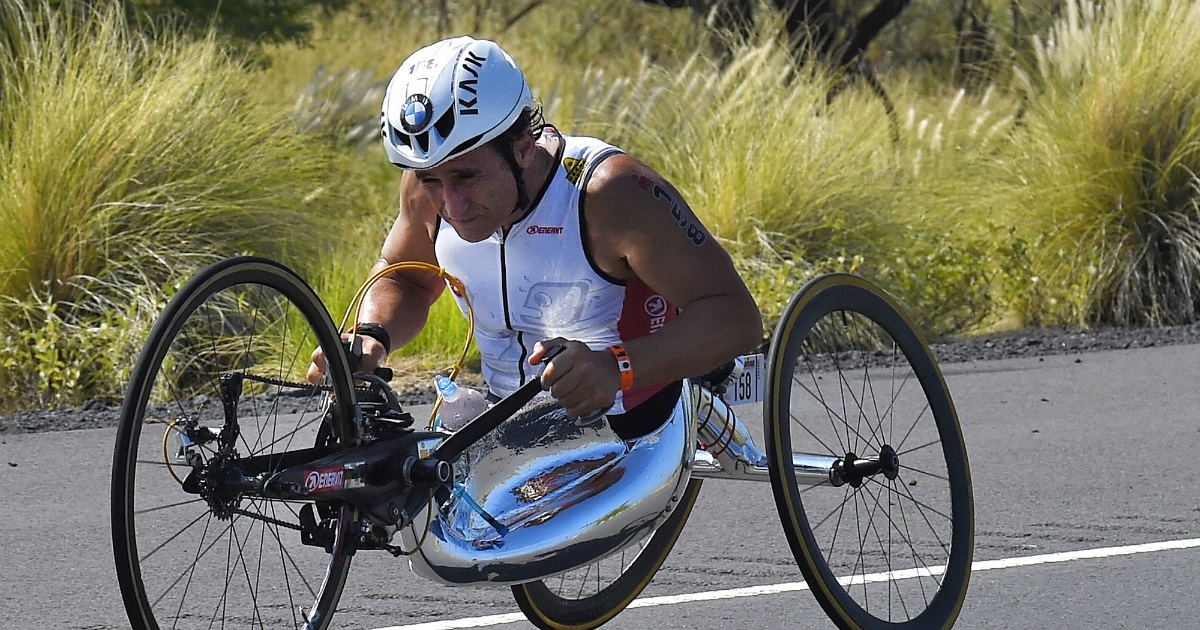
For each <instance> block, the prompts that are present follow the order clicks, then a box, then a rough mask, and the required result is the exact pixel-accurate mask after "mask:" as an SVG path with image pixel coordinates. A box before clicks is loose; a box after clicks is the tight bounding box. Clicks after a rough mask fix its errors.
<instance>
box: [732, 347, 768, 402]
mask: <svg viewBox="0 0 1200 630" xmlns="http://www.w3.org/2000/svg"><path fill="white" fill-rule="evenodd" d="M741 359H742V373H741V374H740V375H737V378H736V379H735V380H734V381H733V382H732V383H730V384H729V388H728V389H726V390H725V403H726V404H728V405H731V406H732V405H748V404H750V403H757V402H762V397H763V378H764V377H765V374H764V372H765V365H766V359H765V358H764V357H763V355H761V354H750V355H746V356H743V357H741Z"/></svg>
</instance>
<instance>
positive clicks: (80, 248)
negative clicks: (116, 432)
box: [0, 0, 346, 408]
mask: <svg viewBox="0 0 1200 630" xmlns="http://www.w3.org/2000/svg"><path fill="white" fill-rule="evenodd" d="M99 6H100V8H96V9H94V10H93V9H91V8H89V7H87V6H86V5H85V3H73V2H64V3H60V4H59V5H58V6H57V7H51V6H50V5H49V4H48V3H44V2H43V3H40V4H34V5H32V6H26V4H24V3H21V2H18V1H17V0H0V15H2V16H3V20H2V21H0V22H2V24H3V26H2V27H0V28H2V29H3V30H2V31H0V93H2V94H3V99H2V100H0V343H2V344H3V351H2V352H0V354H2V356H4V357H5V365H4V366H3V367H4V369H3V370H2V371H0V392H3V393H0V408H13V407H29V406H44V405H63V404H73V403H77V402H79V401H81V400H85V399H87V398H90V397H96V396H101V397H110V398H111V397H113V396H115V395H116V394H118V393H119V391H120V388H121V385H120V384H121V383H122V382H123V380H124V377H125V375H126V374H127V372H128V370H129V369H130V367H131V364H132V357H133V356H135V355H136V351H137V349H138V347H140V344H141V342H142V339H144V331H145V330H146V328H147V327H148V325H149V322H150V320H151V319H152V318H153V317H154V316H155V315H156V314H157V312H158V311H159V310H160V309H161V307H162V305H163V303H164V301H165V299H166V298H167V297H169V295H170V294H171V293H172V292H173V291H174V290H176V289H177V287H178V286H179V285H180V284H181V283H182V282H183V281H184V280H186V279H187V278H188V277H189V276H190V275H191V274H192V272H193V271H195V270H196V269H198V268H199V267H200V266H201V265H204V264H206V263H208V262H210V261H212V260H214V259H216V258H220V257H223V256H227V255H232V254H238V253H256V254H261V255H266V256H270V257H273V258H277V259H279V260H282V261H284V262H286V263H289V264H292V265H294V266H297V267H299V268H300V269H301V270H302V271H303V270H304V269H306V268H308V267H309V266H310V265H312V264H314V261H316V260H318V259H319V255H320V254H322V253H323V252H327V251H329V250H330V249H331V248H332V247H333V242H334V241H335V239H336V236H335V235H336V234H337V230H335V229H332V225H333V224H332V220H333V219H334V218H336V217H339V216H341V215H343V214H344V213H345V212H346V207H345V206H344V205H343V202H342V201H341V199H342V197H343V196H342V195H341V194H339V193H338V191H337V187H338V185H339V184H338V182H340V181H342V180H344V179H345V178H344V177H342V176H339V175H338V173H337V169H338V168H340V166H339V164H340V163H341V158H339V157H337V156H336V155H335V154H332V153H330V152H328V151H327V150H325V149H322V146H321V145H320V144H319V143H313V142H312V141H311V140H310V139H307V138H305V137H303V136H300V135H298V134H296V133H295V132H294V130H293V129H292V128H291V127H290V126H289V125H288V124H287V123H286V122H285V119H284V117H283V116H282V115H281V112H277V111H275V110H269V109H266V108H264V107H263V106H262V105H261V104H260V103H259V102H258V101H257V100H256V98H255V97H254V85H253V83H252V82H251V79H250V75H249V74H248V73H246V72H245V71H244V69H243V68H242V66H241V65H240V64H239V62H238V60H237V59H233V58H230V57H229V56H228V55H227V54H226V53H225V52H223V51H222V49H221V48H220V47H219V46H218V45H217V44H216V43H215V41H214V40H213V39H212V38H208V39H203V40H199V41H194V40H189V39H186V38H185V37H184V36H182V35H180V34H178V33H177V32H175V31H172V30H171V29H170V28H163V29H160V30H159V31H158V32H156V33H154V34H153V36H145V35H141V34H139V31H138V30H137V29H135V28H131V26H130V25H129V24H127V23H126V21H125V17H124V15H123V13H122V12H121V11H120V5H119V4H112V5H108V4H104V3H100V5H99ZM114 331H117V332H114ZM51 332H52V333H53V334H49V333H51ZM43 333H47V334H43Z"/></svg>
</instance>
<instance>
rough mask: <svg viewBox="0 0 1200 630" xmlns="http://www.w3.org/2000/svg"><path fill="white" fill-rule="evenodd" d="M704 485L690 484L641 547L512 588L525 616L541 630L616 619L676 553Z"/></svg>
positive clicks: (583, 627) (580, 628) (581, 627)
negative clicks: (680, 498) (681, 534)
mask: <svg viewBox="0 0 1200 630" xmlns="http://www.w3.org/2000/svg"><path fill="white" fill-rule="evenodd" d="M701 483H702V480H700V479H692V480H691V481H689V482H688V485H687V489H686V490H685V491H684V496H683V500H682V501H681V502H680V504H679V505H678V506H676V507H675V511H673V512H671V516H669V517H668V518H667V520H666V521H664V522H663V524H662V525H660V526H659V527H658V529H656V530H654V533H653V534H651V535H650V537H649V538H647V539H646V540H645V541H644V542H643V543H641V544H640V545H637V546H634V547H632V548H630V549H625V550H623V551H619V552H617V553H615V554H612V555H610V556H608V557H605V558H602V559H600V560H598V561H596V562H595V563H592V564H589V565H587V566H584V567H580V568H578V569H575V570H574V571H568V572H567V573H564V574H562V575H558V576H555V577H553V578H548V579H545V580H540V581H537V582H529V583H526V584H517V585H515V586H513V587H512V591H513V596H514V597H515V598H516V600H517V605H518V606H520V608H521V612H523V613H525V617H526V618H528V619H529V621H530V622H531V623H533V625H535V626H537V627H538V628H542V630H587V629H590V628H597V627H599V626H601V625H603V624H605V623H607V622H608V621H609V620H610V619H612V618H613V617H615V616H617V613H619V612H621V611H622V610H624V609H625V607H626V606H628V605H629V603H630V602H632V601H633V600H634V598H636V597H637V596H638V595H639V594H641V592H642V590H643V589H645V588H646V586H647V585H648V584H650V580H651V578H653V577H654V574H655V573H657V572H658V568H659V567H661V566H662V563H663V561H665V560H666V559H667V556H668V555H669V554H670V553H671V548H672V547H674V546H675V541H676V540H678V539H679V533H680V532H681V531H683V526H684V525H685V524H686V523H687V518H688V515H689V514H691V512H692V507H693V506H694V505H695V503H696V496H697V495H699V494H700V485H701Z"/></svg>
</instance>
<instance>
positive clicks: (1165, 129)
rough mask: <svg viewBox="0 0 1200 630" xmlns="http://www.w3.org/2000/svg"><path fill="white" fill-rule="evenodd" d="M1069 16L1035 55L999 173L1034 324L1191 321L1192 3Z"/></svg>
mask: <svg viewBox="0 0 1200 630" xmlns="http://www.w3.org/2000/svg"><path fill="white" fill-rule="evenodd" d="M1069 7H1070V11H1069V12H1068V14H1067V16H1066V17H1065V18H1064V20H1063V21H1061V22H1060V23H1058V25H1057V26H1056V28H1055V29H1054V31H1053V32H1052V33H1051V34H1050V36H1049V38H1048V39H1047V40H1045V41H1043V42H1041V43H1040V45H1039V46H1038V47H1037V52H1038V60H1039V63H1038V65H1037V66H1036V68H1033V69H1031V71H1030V72H1029V73H1028V75H1027V76H1028V79H1027V81H1026V84H1025V85H1026V89H1027V91H1028V95H1029V109H1028V115H1027V116H1026V118H1025V120H1024V124H1023V125H1022V128H1021V132H1020V135H1019V136H1018V137H1017V138H1015V139H1014V141H1013V142H1012V143H1011V146H1010V152H1009V153H1008V155H1007V156H1006V157H1007V162H1006V165H1005V166H1006V167H1007V168H1006V169H1004V170H1005V171H1006V173H1005V174H1006V175H1007V176H1008V181H1009V184H1010V186H1011V189H1012V195H1011V197H1010V199H1011V201H1012V202H1013V204H1014V206H1013V207H1011V208H1010V209H1009V211H1010V212H1011V213H1012V214H1014V215H1017V216H1020V218H1021V219H1022V221H1021V225H1020V228H1021V229H1020V230H1019V232H1018V235H1019V236H1020V238H1022V239H1024V240H1025V241H1027V242H1029V243H1030V244H1031V248H1030V258H1031V261H1032V264H1033V271H1034V273H1035V274H1036V275H1037V277H1038V278H1039V279H1040V281H1041V283H1042V285H1043V288H1042V289H1041V290H1040V292H1039V293H1038V294H1034V295H1029V296H1028V297H1029V298H1030V300H1029V301H1028V302H1027V303H1026V304H1025V305H1024V308H1025V310H1026V312H1027V315H1028V319H1030V320H1033V321H1038V320H1040V321H1051V322H1054V321H1065V322H1071V323H1080V324H1118V325H1123V324H1134V325H1163V324H1178V323H1184V322H1192V321H1195V320H1196V318H1197V315H1200V310H1198V307H1200V179H1198V178H1197V175H1196V174H1197V173H1200V115H1198V112H1197V108H1196V100H1195V97H1196V94H1200V66H1197V64H1196V61H1195V60H1196V59H1197V55H1200V39H1197V38H1196V36H1195V34H1196V32H1197V29H1198V28H1200V5H1197V4H1196V3H1175V2H1161V1H1148V2H1132V1H1120V2H1112V3H1108V4H1107V5H1106V8H1105V9H1104V11H1097V10H1096V9H1095V8H1094V7H1093V6H1092V5H1090V4H1080V5H1076V4H1070V5H1069Z"/></svg>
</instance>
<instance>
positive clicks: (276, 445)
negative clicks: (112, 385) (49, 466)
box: [112, 258, 354, 630]
mask: <svg viewBox="0 0 1200 630" xmlns="http://www.w3.org/2000/svg"><path fill="white" fill-rule="evenodd" d="M339 337H340V336H339V334H338V331H337V328H336V327H335V326H334V324H333V322H332V321H331V320H330V318H329V314H328V313H327V312H326V310H325V308H324V307H323V306H322V304H321V302H320V301H319V300H318V298H317V296H316V295H315V294H314V293H313V291H312V290H311V289H310V288H309V287H308V286H307V285H306V284H305V283H304V282H303V281H302V280H300V279H299V278H298V277H297V276H295V275H294V274H293V273H292V272H291V271H289V270H288V269H286V268H284V267H282V266H280V265H278V264H275V263H272V262H270V261H267V260H263V259H257V258H236V259H229V260H226V261H224V262H220V263H217V264H215V265H213V266H212V267H209V268H208V269H206V270H204V271H203V272H201V273H200V274H198V275H197V276H196V277H195V278H194V279H193V280H191V281H190V282H189V283H188V284H187V285H185V286H184V287H183V288H182V289H181V290H180V292H179V293H178V294H176V295H175V297H174V298H173V299H172V300H171V301H170V303H169V304H168V305H167V308H166V309H165V310H164V311H163V313H162V314H161V315H160V317H159V319H158V320H157V321H156V322H155V324H154V327H153V329H152V330H151V333H150V336H149V338H148V340H147V343H146V345H145V346H144V348H143V350H142V352H141V355H140V356H139V358H138V361H137V363H136V365H135V367H134V369H133V372H132V375H131V379H130V383H129V388H128V391H127V393H126V398H125V401H124V405H123V407H122V410H121V424H120V428H119V429H118V432H117V442H116V449H115V454H114V458H113V478H112V534H113V551H114V554H115V557H116V568H117V577H118V581H119V583H120V586H121V593H122V596H123V598H124V602H125V608H126V610H127V612H128V614H129V619H130V623H131V625H132V627H134V628H149V629H152V630H153V629H158V628H164V629H168V628H169V629H186V628H214V627H219V628H285V627H286V628H306V629H310V630H319V629H323V628H326V627H328V626H329V621H330V617H331V615H332V613H333V611H334V608H335V606H336V604H337V601H338V598H339V597H340V595H341V591H342V587H343V585H344V584H345V581H346V574H347V571H348V570H349V568H350V554H351V552H352V551H353V548H352V547H351V546H350V544H349V542H350V538H351V528H352V523H353V521H354V518H353V516H354V515H353V514H352V510H351V509H350V508H349V507H347V506H345V505H341V504H336V503H330V502H322V503H313V502H298V501H297V502H293V501H278V500H266V499H263V498H261V497H257V496H255V495H254V494H253V493H250V492H246V491H243V490H240V489H238V488H235V487H232V485H231V484H230V483H229V482H228V479H229V478H230V477H231V475H234V474H235V473H237V474H242V473H246V474H247V475H249V472H247V471H243V467H245V466H248V465H249V464H247V461H248V458H251V457H254V458H255V459H254V460H250V461H254V462H259V464H258V467H259V468H261V469H262V470H256V471H250V472H254V473H257V472H266V473H271V472H273V471H274V470H276V469H278V468H279V467H280V463H279V462H280V461H281V460H283V459H285V458H287V457H288V455H289V453H290V454H293V456H294V455H295V452H296V451H298V450H300V449H311V448H313V447H323V448H325V449H328V450H337V449H338V448H339V447H340V446H341V445H346V444H348V443H349V442H352V441H353V439H354V435H353V430H352V428H351V427H352V426H353V425H352V422H351V419H352V417H353V409H354V393H353V391H352V389H353V388H352V384H351V383H352V381H351V378H350V373H349V366H348V365H347V362H346V356H345V352H344V350H343V349H342V345H341V342H340V339H339ZM318 346H320V347H321V348H323V349H324V351H325V354H326V356H327V357H328V359H329V369H328V371H327V376H326V382H325V384H324V385H323V386H317V387H314V386H307V385H303V384H300V383H298V382H297V381H299V380H301V378H302V377H303V374H304V371H305V370H306V369H307V367H308V365H309V362H310V356H311V353H312V351H313V350H314V349H316V348H317V347H318ZM234 381H237V382H239V383H240V390H241V391H240V395H239V394H238V392H236V391H235V389H233V388H231V385H232V384H233V382H234ZM263 456H267V457H263ZM294 459H295V457H293V460H294ZM294 463H296V462H294ZM302 521H304V522H305V523H306V524H305V525H304V526H302ZM302 531H303V534H304V535H305V536H307V537H308V538H309V542H310V543H314V542H315V544H302V542H301V538H302Z"/></svg>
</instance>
